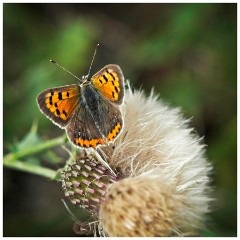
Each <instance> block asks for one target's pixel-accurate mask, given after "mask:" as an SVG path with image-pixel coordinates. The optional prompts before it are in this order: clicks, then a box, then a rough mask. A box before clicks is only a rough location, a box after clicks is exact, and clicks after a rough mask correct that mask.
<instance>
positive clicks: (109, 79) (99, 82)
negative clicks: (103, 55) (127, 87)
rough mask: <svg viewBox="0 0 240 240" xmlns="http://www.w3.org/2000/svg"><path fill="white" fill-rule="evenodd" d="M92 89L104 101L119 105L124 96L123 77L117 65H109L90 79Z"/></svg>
mask: <svg viewBox="0 0 240 240" xmlns="http://www.w3.org/2000/svg"><path fill="white" fill-rule="evenodd" d="M91 82H92V85H93V86H94V88H95V89H96V90H97V91H98V92H99V93H100V94H101V95H102V96H103V97H104V98H106V99H108V100H110V101H112V102H114V103H116V104H121V103H122V101H123V96H124V77H123V74H122V71H121V69H120V67H119V66H118V65H115V64H109V65H107V66H105V67H104V68H102V69H101V70H100V71H99V72H97V73H96V74H95V75H93V76H92V78H91Z"/></svg>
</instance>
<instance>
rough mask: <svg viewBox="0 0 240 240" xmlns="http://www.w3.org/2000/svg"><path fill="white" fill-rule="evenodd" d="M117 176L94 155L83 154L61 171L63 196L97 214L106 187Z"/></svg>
mask: <svg viewBox="0 0 240 240" xmlns="http://www.w3.org/2000/svg"><path fill="white" fill-rule="evenodd" d="M116 180H117V177H116V176H115V175H114V174H113V173H112V172H111V171H110V170H109V169H107V168H106V167H105V166H103V165H101V164H100V163H99V162H98V161H97V160H96V159H95V157H94V155H88V156H86V155H83V156H81V157H79V158H77V160H76V162H75V163H74V164H72V165H69V166H68V168H67V170H64V171H62V174H61V181H62V188H63V190H64V192H65V196H66V197H67V198H69V199H70V200H71V202H72V203H73V204H75V205H80V206H81V207H82V208H84V209H86V210H89V211H90V212H91V213H92V214H93V215H95V216H96V215H97V214H98V210H99V205H100V203H101V201H102V200H103V199H104V195H105V193H106V190H107V187H108V185H109V184H111V183H113V182H115V181H116Z"/></svg>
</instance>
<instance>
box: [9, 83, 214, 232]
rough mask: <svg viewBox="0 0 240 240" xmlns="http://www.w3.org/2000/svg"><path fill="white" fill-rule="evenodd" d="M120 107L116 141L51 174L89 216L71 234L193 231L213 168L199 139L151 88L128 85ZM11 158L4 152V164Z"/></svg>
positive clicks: (200, 222)
mask: <svg viewBox="0 0 240 240" xmlns="http://www.w3.org/2000/svg"><path fill="white" fill-rule="evenodd" d="M121 111H122V113H123V116H124V127H123V131H122V133H121V134H120V136H119V137H118V138H117V139H116V140H115V142H114V143H112V144H109V145H107V146H104V147H99V148H97V151H93V152H85V151H81V152H80V153H76V154H75V155H72V160H71V161H68V162H67V163H66V166H65V167H64V168H63V169H60V170H59V171H58V172H55V174H52V175H51V177H52V178H55V179H56V180H58V181H61V182H62V188H63V192H64V194H65V197H66V198H67V199H69V200H70V201H71V202H72V203H73V204H74V205H78V206H79V207H82V208H85V209H86V210H87V211H89V212H90V213H91V214H92V217H93V220H92V221H93V222H94V224H95V225H94V227H92V225H91V223H90V222H89V224H88V223H84V224H83V225H81V224H79V223H77V224H75V227H74V229H75V231H76V232H77V233H82V232H84V231H85V230H88V231H92V234H95V235H97V234H98V235H100V236H111V237H120V236H121V237H123V236H124V237H125V236H131V237H139V236H198V235H199V232H198V229H203V228H205V224H204V223H205V220H206V216H207V214H208V213H209V211H210V206H211V202H212V197H211V192H212V188H211V186H210V180H211V179H210V177H209V175H210V174H211V170H212V166H211V164H210V163H209V162H208V161H207V159H206V157H205V145H204V144H203V143H202V139H201V138H199V137H198V136H197V134H196V133H195V132H194V130H193V129H192V128H190V127H189V120H187V119H185V118H184V117H183V116H182V114H181V111H180V109H179V108H172V107H170V106H168V104H166V103H165V102H163V101H162V100H160V99H158V97H157V96H156V95H155V94H154V92H151V94H150V96H148V97H146V96H145V94H144V93H143V91H133V90H132V89H131V88H130V87H129V88H128V90H127V91H126V93H125V98H124V104H123V105H122V107H121ZM63 143H64V141H63V140H62V141H60V142H59V143H56V144H63ZM41 150H44V148H43V149H41ZM36 152H37V151H36ZM36 152H33V153H36ZM7 158H8V159H7ZM10 158H11V156H6V157H5V160H4V164H5V165H6V166H9V165H8V162H9V159H10ZM12 158H13V159H12V160H11V161H14V156H12ZM99 159H100V160H101V161H99ZM103 163H105V164H103ZM13 165H14V164H13ZM59 173H60V174H59Z"/></svg>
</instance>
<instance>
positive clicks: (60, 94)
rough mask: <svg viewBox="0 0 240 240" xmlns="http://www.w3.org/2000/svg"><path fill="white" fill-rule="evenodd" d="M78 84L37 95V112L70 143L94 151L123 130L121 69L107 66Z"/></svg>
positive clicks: (122, 78)
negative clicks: (56, 126)
mask: <svg viewBox="0 0 240 240" xmlns="http://www.w3.org/2000/svg"><path fill="white" fill-rule="evenodd" d="M94 55H95V54H94ZM52 62H53V63H56V62H55V61H52ZM56 64H57V63H56ZM57 65H59V64H57ZM59 66H60V65H59ZM60 67H61V66H60ZM62 68H63V67H62ZM90 68H91V67H90ZM89 71H90V70H89ZM72 75H73V74H72ZM78 79H79V78H78ZM79 80H81V82H80V83H79V84H71V85H66V86H62V87H56V88H50V89H47V90H45V91H43V92H42V93H40V94H39V95H38V96H37V103H38V107H39V109H40V110H41V112H42V113H43V114H45V115H46V116H47V117H48V118H49V119H50V120H51V121H52V122H53V123H54V124H56V125H58V126H59V127H60V128H63V129H65V130H66V133H67V136H68V139H69V141H70V142H71V143H72V144H74V145H75V146H77V147H82V148H96V147H97V146H101V145H105V144H108V143H109V142H112V141H114V140H115V139H116V137H117V136H118V135H119V133H120V132H121V130H122V127H123V119H122V113H121V111H120V109H119V105H121V104H122V102H123V97H124V77H123V74H122V71H121V68H120V67H119V66H118V65H114V64H109V65H106V66H105V67H104V68H102V69H101V70H100V71H99V72H97V73H96V74H95V75H93V76H92V77H91V79H89V74H88V75H87V76H84V77H83V78H82V79H79Z"/></svg>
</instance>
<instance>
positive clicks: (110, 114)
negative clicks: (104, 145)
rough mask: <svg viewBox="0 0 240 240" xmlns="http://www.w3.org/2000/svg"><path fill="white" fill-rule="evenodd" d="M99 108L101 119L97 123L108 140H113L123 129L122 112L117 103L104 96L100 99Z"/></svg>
mask: <svg viewBox="0 0 240 240" xmlns="http://www.w3.org/2000/svg"><path fill="white" fill-rule="evenodd" d="M99 108H100V109H99V113H100V119H101V121H100V122H99V123H97V124H98V125H99V127H100V129H101V131H102V134H103V135H104V136H105V139H106V142H112V141H114V140H115V139H116V137H117V136H118V135H119V133H120V132H121V130H122V127H123V120H122V113H121V111H120V109H119V107H118V106H117V105H115V104H113V103H111V102H109V101H108V100H105V99H103V98H102V99H101V100H100V104H99Z"/></svg>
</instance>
